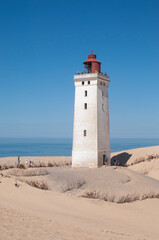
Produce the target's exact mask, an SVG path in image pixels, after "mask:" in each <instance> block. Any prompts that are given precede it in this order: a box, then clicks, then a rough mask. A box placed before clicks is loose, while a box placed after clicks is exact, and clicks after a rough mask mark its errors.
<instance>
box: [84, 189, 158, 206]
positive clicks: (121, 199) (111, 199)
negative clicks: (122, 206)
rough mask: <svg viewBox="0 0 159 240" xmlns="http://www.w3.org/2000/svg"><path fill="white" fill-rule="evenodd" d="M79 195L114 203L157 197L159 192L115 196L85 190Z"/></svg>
mask: <svg viewBox="0 0 159 240" xmlns="http://www.w3.org/2000/svg"><path fill="white" fill-rule="evenodd" d="M81 197H85V198H93V199H100V200H104V201H108V202H115V203H130V202H134V201H137V200H144V199H147V198H159V193H151V192H150V193H145V194H143V195H140V194H134V193H133V194H129V193H128V194H126V195H122V196H119V197H116V196H115V195H113V194H108V193H102V192H100V191H99V192H98V191H88V190H87V191H85V192H84V193H82V195H81Z"/></svg>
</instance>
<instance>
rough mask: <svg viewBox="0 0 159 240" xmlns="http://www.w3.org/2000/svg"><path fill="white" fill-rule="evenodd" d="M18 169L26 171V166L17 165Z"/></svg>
mask: <svg viewBox="0 0 159 240" xmlns="http://www.w3.org/2000/svg"><path fill="white" fill-rule="evenodd" d="M17 168H20V169H25V165H24V164H22V163H21V164H19V165H17Z"/></svg>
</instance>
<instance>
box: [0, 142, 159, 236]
mask: <svg viewBox="0 0 159 240" xmlns="http://www.w3.org/2000/svg"><path fill="white" fill-rule="evenodd" d="M127 153H128V154H131V157H130V158H129V159H128V160H127V161H126V163H127V166H128V167H109V168H108V167H103V168H100V169H90V171H89V169H76V170H71V168H70V167H69V166H66V167H65V166H64V167H60V168H56V169H58V171H59V172H57V171H55V167H54V168H45V170H47V171H50V172H49V173H50V174H49V175H43V176H42V175H41V176H31V178H38V179H40V178H42V179H43V180H46V179H47V180H48V181H49V182H50V187H51V188H52V191H44V190H41V189H37V188H34V187H31V186H29V185H28V184H26V183H24V182H21V181H19V180H18V181H17V183H18V187H16V186H15V183H16V181H15V179H16V178H18V176H14V175H15V174H13V175H11V171H13V170H14V169H9V170H5V171H2V172H1V173H3V176H0V239H2V240H3V239H6V240H10V239H14V240H20V239H24V240H28V239H29V240H35V239H38V240H39V239H40V240H44V239H45V240H51V239H58V240H61V239H62V240H63V239H92V240H93V239H100V240H101V239H103V240H104V239H107V240H111V239H112V240H143V239H145V240H158V236H159V228H158V224H159V214H158V212H159V199H157V198H154V199H146V200H142V201H135V202H131V203H124V204H119V203H118V204H117V203H112V202H108V201H103V200H97V199H87V198H82V197H78V196H79V195H80V194H81V193H82V192H84V191H85V190H86V189H87V190H88V189H94V188H96V189H98V190H99V191H104V189H105V188H107V189H108V188H109V191H113V192H114V193H115V194H116V197H119V196H120V195H123V194H125V193H126V192H129V193H132V192H135V190H136V193H140V194H141V193H142V192H143V191H150V189H151V191H150V192H152V191H158V189H159V185H158V184H159V181H158V180H157V177H155V176H156V174H157V171H158V161H159V160H158V159H152V160H145V161H142V162H140V161H139V163H137V161H136V159H139V158H141V157H143V158H145V159H146V158H147V156H148V155H150V154H155V155H157V154H158V153H159V147H153V148H144V149H134V150H129V151H127ZM119 154H122V153H114V155H115V156H118V155H119ZM12 160H13V159H10V158H5V160H4V159H3V160H2V161H10V163H11V162H12ZM56 160H57V159H56ZM59 160H60V158H59ZM2 161H1V159H0V164H2ZM13 161H14V160H13ZM36 161H38V160H36ZM40 161H42V160H41V158H40ZM3 163H4V162H3ZM5 163H6V162H5ZM132 163H133V164H132ZM142 164H143V165H142ZM144 166H145V169H146V170H145V171H143V172H142V169H143V167H144ZM22 170H23V169H22ZM28 170H29V171H31V170H35V169H31V170H30V169H28ZM28 170H24V171H28ZM96 170H97V171H96ZM18 171H19V170H18ZM20 171H21V169H20ZM36 171H39V170H36ZM88 172H89V174H88ZM141 173H143V174H141ZM18 174H19V172H18V173H17V175H18ZM145 174H147V175H151V177H149V176H145ZM53 175H54V176H53ZM68 175H70V176H71V175H72V176H71V177H72V178H73V181H74V182H73V183H72V184H73V186H74V185H76V184H77V183H79V182H80V181H82V180H81V179H83V178H84V181H85V182H84V183H83V185H82V183H81V185H80V188H78V187H76V188H73V189H72V190H71V189H70V190H69V191H66V192H65V193H62V192H60V187H61V186H65V184H66V180H68V183H70V182H69V181H70V180H72V178H71V177H70V179H68ZM104 176H105V177H104ZM19 177H20V178H25V179H26V178H28V177H29V176H25V177H23V176H19ZM61 177H63V178H61ZM152 177H154V178H156V179H153V178H152ZM29 178H30V177H29ZM57 182H58V186H57ZM104 185H105V188H104ZM76 186H77V185H76ZM117 193H118V194H117Z"/></svg>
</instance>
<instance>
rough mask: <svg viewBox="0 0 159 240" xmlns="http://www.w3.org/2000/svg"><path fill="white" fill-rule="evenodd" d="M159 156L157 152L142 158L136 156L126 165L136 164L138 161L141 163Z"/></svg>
mask: <svg viewBox="0 0 159 240" xmlns="http://www.w3.org/2000/svg"><path fill="white" fill-rule="evenodd" d="M157 158H159V155H158V154H156V155H154V154H151V155H148V156H146V157H140V158H136V159H135V160H134V161H133V162H132V163H127V164H126V166H132V165H135V164H138V163H141V162H145V161H151V160H153V159H157Z"/></svg>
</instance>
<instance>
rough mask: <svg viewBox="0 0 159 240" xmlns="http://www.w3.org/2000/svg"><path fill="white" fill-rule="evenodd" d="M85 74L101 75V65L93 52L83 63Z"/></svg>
mask: <svg viewBox="0 0 159 240" xmlns="http://www.w3.org/2000/svg"><path fill="white" fill-rule="evenodd" d="M83 65H84V72H87V73H100V65H101V63H100V62H99V61H98V60H97V59H96V55H95V54H94V53H93V50H92V51H91V54H89V55H88V59H87V60H86V61H85V62H84V63H83Z"/></svg>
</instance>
